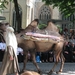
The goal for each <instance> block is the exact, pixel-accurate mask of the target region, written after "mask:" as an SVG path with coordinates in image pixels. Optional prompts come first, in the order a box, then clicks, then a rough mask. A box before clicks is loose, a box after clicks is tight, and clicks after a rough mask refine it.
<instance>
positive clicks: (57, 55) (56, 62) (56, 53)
mask: <svg viewBox="0 0 75 75" xmlns="http://www.w3.org/2000/svg"><path fill="white" fill-rule="evenodd" d="M54 55H55V63H54V66H53V67H52V69H51V70H50V72H49V73H48V75H51V74H52V73H53V71H54V69H55V67H56V66H57V64H58V62H59V57H60V52H58V51H55V52H54Z"/></svg>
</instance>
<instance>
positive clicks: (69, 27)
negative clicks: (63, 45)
mask: <svg viewBox="0 0 75 75" xmlns="http://www.w3.org/2000/svg"><path fill="white" fill-rule="evenodd" d="M74 19H75V18H74V14H72V15H70V16H69V17H65V16H64V15H62V20H65V21H71V23H67V24H63V25H62V27H63V29H64V28H68V29H74V22H73V20H74Z"/></svg>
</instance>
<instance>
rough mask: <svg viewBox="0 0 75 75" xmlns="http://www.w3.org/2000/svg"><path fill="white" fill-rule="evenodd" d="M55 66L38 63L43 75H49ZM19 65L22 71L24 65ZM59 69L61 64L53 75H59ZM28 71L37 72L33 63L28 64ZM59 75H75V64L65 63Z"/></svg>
mask: <svg viewBox="0 0 75 75" xmlns="http://www.w3.org/2000/svg"><path fill="white" fill-rule="evenodd" d="M53 64H54V63H38V65H39V67H40V69H41V70H42V73H43V75H47V73H48V72H49V70H50V69H51V68H52V66H53ZM0 65H1V63H0ZM19 65H20V69H22V67H23V63H19ZM59 67H60V63H59V64H58V65H57V67H56V68H55V70H54V72H53V74H52V75H58V74H56V71H58V70H59ZM26 69H27V70H33V71H37V69H36V67H35V66H34V65H33V63H31V62H28V63H27V65H26ZM59 75H75V63H65V65H64V69H63V72H62V73H61V74H59Z"/></svg>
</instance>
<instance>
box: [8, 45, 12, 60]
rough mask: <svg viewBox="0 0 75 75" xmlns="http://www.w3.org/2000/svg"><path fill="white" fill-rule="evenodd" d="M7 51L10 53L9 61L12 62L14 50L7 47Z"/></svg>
mask: <svg viewBox="0 0 75 75" xmlns="http://www.w3.org/2000/svg"><path fill="white" fill-rule="evenodd" d="M7 50H8V53H9V59H10V60H13V51H12V50H13V48H12V47H11V46H7Z"/></svg>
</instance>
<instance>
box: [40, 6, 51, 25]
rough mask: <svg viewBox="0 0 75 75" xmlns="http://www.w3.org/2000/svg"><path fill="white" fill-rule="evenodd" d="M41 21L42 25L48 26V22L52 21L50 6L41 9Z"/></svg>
mask: <svg viewBox="0 0 75 75" xmlns="http://www.w3.org/2000/svg"><path fill="white" fill-rule="evenodd" d="M39 19H40V22H41V23H45V24H47V21H49V20H50V19H51V11H50V8H49V6H47V5H44V6H42V7H41V9H40V13H39Z"/></svg>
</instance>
